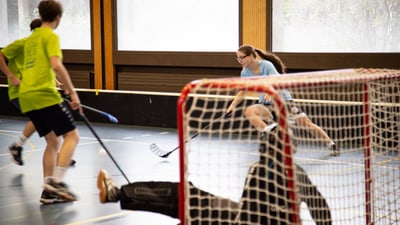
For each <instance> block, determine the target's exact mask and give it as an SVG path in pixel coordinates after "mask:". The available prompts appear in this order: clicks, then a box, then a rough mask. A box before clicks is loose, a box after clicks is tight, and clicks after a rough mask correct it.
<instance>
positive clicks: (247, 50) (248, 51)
mask: <svg viewBox="0 0 400 225" xmlns="http://www.w3.org/2000/svg"><path fill="white" fill-rule="evenodd" d="M238 51H240V52H243V53H244V54H245V55H252V56H253V57H255V58H256V57H257V54H258V55H259V56H260V57H261V58H262V59H265V60H268V61H270V62H271V63H272V64H273V65H274V66H275V68H276V69H277V70H278V72H279V73H286V67H285V64H283V62H282V60H281V59H280V58H279V57H278V56H277V55H275V54H274V53H272V52H265V51H263V50H261V49H258V48H255V47H254V46H252V45H249V44H246V45H242V46H240V47H239V49H238Z"/></svg>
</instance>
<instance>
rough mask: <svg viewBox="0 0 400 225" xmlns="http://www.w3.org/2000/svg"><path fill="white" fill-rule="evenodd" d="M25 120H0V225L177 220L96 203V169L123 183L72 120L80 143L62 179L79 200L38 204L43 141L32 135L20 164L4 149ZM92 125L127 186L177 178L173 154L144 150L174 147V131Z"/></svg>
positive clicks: (94, 142)
mask: <svg viewBox="0 0 400 225" xmlns="http://www.w3.org/2000/svg"><path fill="white" fill-rule="evenodd" d="M89 120H90V118H89ZM25 122H26V120H25V119H24V118H23V117H4V116H2V117H0V148H1V149H2V150H1V152H0V180H1V184H0V202H1V204H0V225H17V224H18V225H20V224H24V225H25V224H26V225H28V224H29V225H39V224H40V225H61V224H70V225H78V224H99V225H111V224H118V225H124V224H141V225H144V224H146V225H153V224H154V225H156V224H157V225H160V224H165V225H169V224H173V225H176V224H178V223H179V221H178V220H177V219H172V218H170V217H167V216H163V215H160V214H153V213H146V212H133V211H122V210H121V209H120V207H119V203H109V204H100V203H99V200H98V189H97V186H96V181H97V174H98V171H99V170H100V169H102V168H104V169H106V170H107V171H108V172H109V174H110V175H111V176H112V177H113V179H114V181H115V182H116V183H117V184H120V185H121V184H126V183H127V181H126V180H125V179H124V177H123V176H122V175H121V173H120V172H119V171H118V169H117V168H116V166H115V165H114V164H113V162H112V160H111V159H110V158H109V157H108V155H107V153H105V151H104V150H102V149H101V146H100V144H99V142H98V141H97V139H96V138H95V137H94V136H93V134H92V133H91V131H90V130H89V129H88V128H87V126H86V125H85V124H84V123H83V122H78V129H79V132H80V135H81V139H80V143H79V146H78V148H77V149H76V152H75V155H74V159H75V160H76V161H77V163H76V165H75V166H74V167H72V168H71V169H70V170H69V171H68V172H67V174H66V177H65V178H66V180H65V181H66V183H68V184H69V186H70V188H71V191H73V192H74V193H75V194H77V195H78V197H79V201H76V202H73V203H63V204H51V205H41V204H40V202H39V198H40V195H41V192H42V183H43V181H42V180H43V179H42V153H43V150H44V147H45V141H44V139H41V138H39V136H38V135H37V133H35V134H34V135H33V136H32V137H31V138H30V139H29V140H28V141H27V143H26V144H25V148H24V152H23V158H24V165H23V166H17V165H15V164H14V163H12V162H11V160H10V158H9V153H8V151H7V147H8V145H9V144H10V143H11V142H13V141H14V140H15V139H16V138H17V137H18V136H19V134H20V133H21V130H22V128H23V126H24V124H25ZM92 127H93V128H94V129H95V131H96V133H97V134H98V135H99V136H100V138H101V139H102V141H103V143H104V144H105V146H106V147H107V149H108V150H109V151H110V152H111V154H112V155H113V157H114V158H115V160H116V161H118V164H119V165H120V167H121V168H122V170H123V171H124V172H125V174H126V175H127V177H128V179H129V180H130V181H131V182H132V181H139V180H140V181H146V180H168V181H176V180H178V174H179V172H178V154H171V155H170V156H169V157H168V158H167V159H163V158H160V157H158V156H156V155H155V154H153V153H152V152H151V151H150V150H149V145H150V144H151V143H154V142H155V143H157V145H159V146H160V147H161V148H166V149H173V148H174V147H176V145H177V134H176V130H175V129H164V128H149V127H133V126H125V125H110V124H97V123H92Z"/></svg>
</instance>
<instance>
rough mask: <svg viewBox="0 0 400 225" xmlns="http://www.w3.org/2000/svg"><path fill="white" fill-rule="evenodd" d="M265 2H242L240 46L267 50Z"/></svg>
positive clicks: (255, 0)
mask: <svg viewBox="0 0 400 225" xmlns="http://www.w3.org/2000/svg"><path fill="white" fill-rule="evenodd" d="M267 2H268V1H266V0H243V1H242V17H243V18H242V42H243V43H242V44H252V45H254V46H255V47H257V48H260V49H266V48H267V31H266V28H267Z"/></svg>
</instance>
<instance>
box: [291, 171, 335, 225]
mask: <svg viewBox="0 0 400 225" xmlns="http://www.w3.org/2000/svg"><path fill="white" fill-rule="evenodd" d="M296 176H297V185H298V188H299V193H300V200H301V201H303V202H305V203H306V204H307V207H308V209H309V211H310V214H311V217H312V218H313V220H314V222H315V223H316V224H317V225H331V224H332V218H331V212H330V209H329V205H328V203H327V201H326V199H325V198H324V196H323V195H322V194H321V193H320V192H319V190H318V189H317V187H316V186H315V185H314V184H313V183H312V182H311V180H310V178H309V177H308V175H307V173H306V171H305V170H304V169H303V168H301V167H300V166H299V165H297V164H296Z"/></svg>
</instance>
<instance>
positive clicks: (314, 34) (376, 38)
mask: <svg viewBox="0 0 400 225" xmlns="http://www.w3.org/2000/svg"><path fill="white" fill-rule="evenodd" d="M399 12H400V1H398V0H379V1H377V0H341V1H320V0H274V1H273V27H272V29H273V31H272V33H273V36H272V48H273V51H274V52H400V45H399V41H400V13H399Z"/></svg>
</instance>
